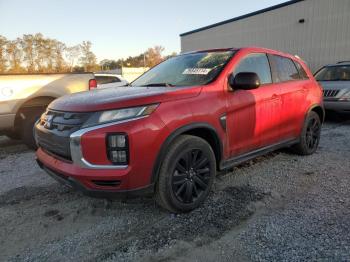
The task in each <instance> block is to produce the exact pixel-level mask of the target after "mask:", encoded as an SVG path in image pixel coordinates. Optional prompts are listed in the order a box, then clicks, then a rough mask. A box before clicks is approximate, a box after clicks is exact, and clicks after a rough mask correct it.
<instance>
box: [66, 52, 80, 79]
mask: <svg viewBox="0 0 350 262" xmlns="http://www.w3.org/2000/svg"><path fill="white" fill-rule="evenodd" d="M80 55H81V49H80V45H75V46H71V47H67V48H66V49H65V53H64V56H65V58H66V59H67V64H68V67H69V71H70V72H73V68H74V65H75V63H76V62H77V61H78V60H79V58H80Z"/></svg>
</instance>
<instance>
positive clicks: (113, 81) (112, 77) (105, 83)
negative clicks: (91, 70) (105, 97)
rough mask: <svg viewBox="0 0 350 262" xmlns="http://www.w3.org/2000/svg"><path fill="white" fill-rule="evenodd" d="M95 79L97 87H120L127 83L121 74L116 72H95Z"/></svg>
mask: <svg viewBox="0 0 350 262" xmlns="http://www.w3.org/2000/svg"><path fill="white" fill-rule="evenodd" d="M95 79H96V81H97V88H108V87H120V86H127V85H128V84H129V82H128V81H126V80H125V79H124V78H123V77H122V76H121V75H116V74H107V73H95Z"/></svg>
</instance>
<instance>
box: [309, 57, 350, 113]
mask: <svg viewBox="0 0 350 262" xmlns="http://www.w3.org/2000/svg"><path fill="white" fill-rule="evenodd" d="M315 78H316V80H317V81H318V82H319V83H320V84H321V86H322V88H323V99H324V107H325V109H326V110H332V111H337V112H342V113H346V112H349V113H350V61H345V62H339V63H337V64H333V65H327V66H324V67H323V68H321V69H320V70H319V71H318V72H317V73H316V74H315Z"/></svg>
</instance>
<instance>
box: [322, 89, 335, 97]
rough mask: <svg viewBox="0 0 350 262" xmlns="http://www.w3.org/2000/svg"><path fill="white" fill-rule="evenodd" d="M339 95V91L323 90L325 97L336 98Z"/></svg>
mask: <svg viewBox="0 0 350 262" xmlns="http://www.w3.org/2000/svg"><path fill="white" fill-rule="evenodd" d="M338 93H339V90H326V89H325V90H323V96H324V97H335V96H337V95H338Z"/></svg>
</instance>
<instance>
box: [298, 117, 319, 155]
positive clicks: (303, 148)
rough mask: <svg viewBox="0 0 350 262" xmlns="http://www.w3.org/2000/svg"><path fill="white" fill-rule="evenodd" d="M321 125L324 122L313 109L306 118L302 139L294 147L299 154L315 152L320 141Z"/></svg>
mask: <svg viewBox="0 0 350 262" xmlns="http://www.w3.org/2000/svg"><path fill="white" fill-rule="evenodd" d="M321 126H322V123H321V120H320V117H319V115H318V114H317V113H316V112H313V111H311V112H310V113H309V114H308V115H307V117H306V119H305V122H304V127H303V129H302V132H301V135H300V141H299V143H298V144H296V145H295V146H294V147H293V150H294V152H295V153H297V154H299V155H311V154H313V153H315V151H316V150H317V148H318V144H319V142H320V137H321Z"/></svg>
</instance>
